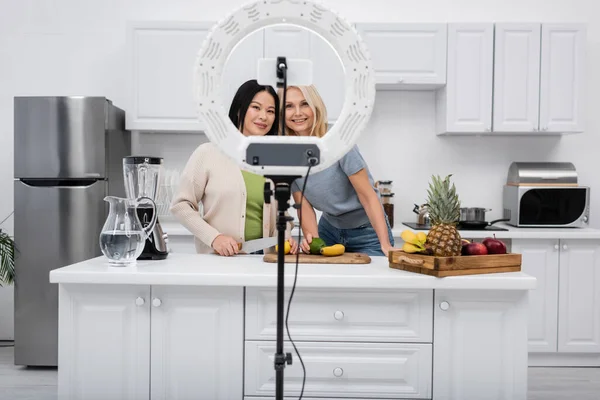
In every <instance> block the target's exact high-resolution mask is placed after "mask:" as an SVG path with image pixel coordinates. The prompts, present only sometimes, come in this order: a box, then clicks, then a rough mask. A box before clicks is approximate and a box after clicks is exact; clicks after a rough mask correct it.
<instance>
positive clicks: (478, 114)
mask: <svg viewBox="0 0 600 400" xmlns="http://www.w3.org/2000/svg"><path fill="white" fill-rule="evenodd" d="M493 51H494V25H493V24H491V23H490V24H476V23H466V24H449V25H448V76H447V83H446V86H445V87H444V88H442V89H440V90H439V91H438V92H437V132H438V133H482V132H490V131H491V129H492V87H493V72H494V71H493V69H494V66H493V55H494V54H493Z"/></svg>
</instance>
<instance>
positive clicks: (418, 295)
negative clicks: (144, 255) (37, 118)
mask: <svg viewBox="0 0 600 400" xmlns="http://www.w3.org/2000/svg"><path fill="white" fill-rule="evenodd" d="M293 273H294V269H293V267H292V265H290V266H289V267H288V268H286V276H285V282H286V283H285V284H286V292H287V294H289V292H290V287H291V284H292V282H293V278H294V274H293ZM50 280H51V282H53V283H57V284H59V294H60V297H59V308H60V310H59V361H58V363H59V369H58V374H59V378H58V386H59V390H58V392H59V399H60V400H67V399H69V400H71V399H77V400H88V399H103V400H108V399H119V400H121V399H132V400H134V399H135V400H138V399H151V400H156V399H169V400H180V399H181V400H183V399H206V400H230V399H240V400H241V399H247V400H257V399H274V396H275V372H274V369H273V356H274V353H275V327H276V324H275V321H276V320H275V310H276V301H275V299H276V296H275V294H276V265H275V264H267V263H264V262H263V261H262V258H261V257H260V256H238V257H230V258H224V257H218V256H215V255H195V254H175V253H174V254H171V255H170V256H169V258H168V259H167V260H163V261H144V262H138V264H137V265H136V266H132V267H126V268H118V267H110V266H108V264H107V262H106V259H104V258H103V257H99V258H95V259H92V260H88V261H85V262H81V263H78V264H74V265H70V266H67V267H64V268H60V269H57V270H54V271H52V272H51V273H50ZM535 284H536V282H535V278H533V277H531V276H529V275H527V274H525V273H522V272H518V273H503V274H488V275H471V276H462V277H460V276H459V277H448V278H434V277H431V276H426V275H420V274H414V273H410V272H406V271H399V270H395V269H391V268H389V266H388V261H387V259H386V258H384V257H374V258H373V261H372V263H371V264H367V265H301V266H300V269H299V272H298V284H297V290H296V292H295V295H294V300H293V302H292V306H291V309H290V315H289V329H290V333H291V335H292V338H293V339H294V341H295V343H296V346H297V348H298V350H299V352H300V354H301V356H302V358H303V361H304V364H305V366H306V386H305V390H304V396H305V397H306V398H312V399H340V398H342V399H366V398H368V399H391V398H393V399H464V400H469V399H473V400H475V399H482V398H486V399H498V400H509V399H510V400H518V399H522V400H524V399H525V398H526V392H527V307H528V301H527V299H528V292H529V290H530V289H533V288H534V287H535ZM288 298H289V297H288V295H286V302H287V299H288ZM285 351H286V352H290V353H292V356H293V360H294V363H293V364H292V365H289V366H287V367H286V369H285V395H286V397H287V398H294V397H297V396H298V395H299V393H300V389H301V384H302V368H301V365H300V363H299V360H298V358H297V356H296V354H295V353H294V351H293V347H292V346H291V343H290V342H289V341H288V338H287V336H286V343H285Z"/></svg>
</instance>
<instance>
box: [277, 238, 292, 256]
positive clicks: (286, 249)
mask: <svg viewBox="0 0 600 400" xmlns="http://www.w3.org/2000/svg"><path fill="white" fill-rule="evenodd" d="M291 250H292V245H291V244H290V242H289V241H288V240H286V241H285V243H284V244H283V253H284V254H290V251H291ZM275 251H279V245H275Z"/></svg>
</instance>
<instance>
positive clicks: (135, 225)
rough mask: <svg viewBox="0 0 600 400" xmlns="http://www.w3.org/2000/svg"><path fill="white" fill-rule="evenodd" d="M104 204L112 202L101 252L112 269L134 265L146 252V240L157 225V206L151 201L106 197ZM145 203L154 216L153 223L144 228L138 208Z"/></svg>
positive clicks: (101, 243)
mask: <svg viewBox="0 0 600 400" xmlns="http://www.w3.org/2000/svg"><path fill="white" fill-rule="evenodd" d="M104 201H107V202H108V204H109V205H110V209H109V212H108V218H106V222H105V223H104V226H103V227H102V232H101V233H100V249H101V250H102V253H103V254H104V255H105V256H106V257H107V258H108V259H109V263H110V265H114V266H129V265H134V264H135V263H136V260H137V258H138V257H139V256H140V254H142V251H144V246H145V245H146V239H148V236H149V235H150V233H151V232H152V228H154V224H155V223H156V204H155V203H154V201H153V200H152V199H150V198H149V197H140V198H138V199H125V198H121V197H115V196H106V197H105V198H104ZM145 203H149V205H150V206H151V207H152V211H153V212H152V219H151V221H150V223H149V224H148V226H146V227H145V228H144V227H143V226H142V223H141V222H140V219H139V218H138V215H137V208H138V206H139V205H140V204H145Z"/></svg>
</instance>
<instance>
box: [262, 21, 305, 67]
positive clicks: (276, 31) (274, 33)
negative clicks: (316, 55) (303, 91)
mask: <svg viewBox="0 0 600 400" xmlns="http://www.w3.org/2000/svg"><path fill="white" fill-rule="evenodd" d="M264 32H265V49H264V54H265V58H277V57H288V58H310V32H309V31H308V30H306V29H303V28H301V27H299V26H292V25H281V26H272V27H268V28H265V30H264ZM313 72H314V71H313Z"/></svg>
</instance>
